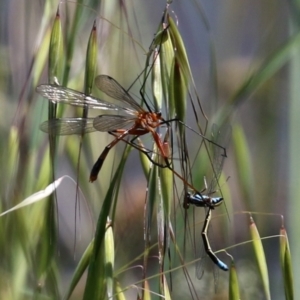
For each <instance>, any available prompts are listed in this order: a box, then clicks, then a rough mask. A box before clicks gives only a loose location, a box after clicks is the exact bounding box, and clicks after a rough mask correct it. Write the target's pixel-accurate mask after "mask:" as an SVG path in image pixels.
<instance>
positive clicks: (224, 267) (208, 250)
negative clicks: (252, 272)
mask: <svg viewBox="0 0 300 300" xmlns="http://www.w3.org/2000/svg"><path fill="white" fill-rule="evenodd" d="M211 211H212V209H211V208H208V212H207V214H206V217H205V222H204V225H203V229H202V233H201V235H202V239H203V244H204V249H205V252H206V253H207V255H208V256H209V257H210V258H211V260H212V261H213V262H214V263H215V264H216V265H217V266H218V267H219V268H220V269H222V270H224V271H228V266H227V265H226V264H225V263H223V262H222V261H221V260H220V259H219V258H218V257H217V256H216V254H215V253H214V252H213V251H212V249H211V247H210V243H209V241H208V238H207V231H208V226H209V222H210V220H211Z"/></svg>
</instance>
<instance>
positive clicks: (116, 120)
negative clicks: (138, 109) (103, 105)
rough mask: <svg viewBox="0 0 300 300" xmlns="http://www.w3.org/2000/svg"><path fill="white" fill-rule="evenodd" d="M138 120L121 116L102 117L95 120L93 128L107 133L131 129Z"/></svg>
mask: <svg viewBox="0 0 300 300" xmlns="http://www.w3.org/2000/svg"><path fill="white" fill-rule="evenodd" d="M135 120H136V118H131V117H129V116H120V115H100V116H98V117H96V118H95V119H94V122H93V126H94V128H95V129H96V130H98V131H102V132H107V131H114V130H118V129H129V127H131V126H132V125H133V124H134V122H135Z"/></svg>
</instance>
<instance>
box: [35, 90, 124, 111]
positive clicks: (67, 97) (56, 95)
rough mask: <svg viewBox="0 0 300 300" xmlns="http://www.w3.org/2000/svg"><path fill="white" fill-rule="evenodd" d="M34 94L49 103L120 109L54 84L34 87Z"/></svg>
mask: <svg viewBox="0 0 300 300" xmlns="http://www.w3.org/2000/svg"><path fill="white" fill-rule="evenodd" d="M36 92H37V93H38V94H40V95H41V96H43V97H45V98H48V99H49V100H50V101H53V102H57V103H63V104H69V105H73V106H80V107H86V106H87V107H88V108H92V109H102V110H119V109H122V108H121V107H118V106H117V105H115V104H112V103H109V102H107V101H104V100H101V99H98V98H95V97H92V96H87V95H85V94H84V93H81V92H78V91H75V90H72V89H69V88H66V87H63V86H60V85H55V84H41V85H39V86H38V87H36Z"/></svg>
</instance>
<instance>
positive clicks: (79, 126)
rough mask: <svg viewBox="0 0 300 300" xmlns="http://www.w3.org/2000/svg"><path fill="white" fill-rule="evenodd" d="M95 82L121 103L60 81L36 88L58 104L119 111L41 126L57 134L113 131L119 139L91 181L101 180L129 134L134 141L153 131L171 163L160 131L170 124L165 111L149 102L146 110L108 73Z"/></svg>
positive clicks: (98, 164) (97, 165) (103, 155)
mask: <svg viewBox="0 0 300 300" xmlns="http://www.w3.org/2000/svg"><path fill="white" fill-rule="evenodd" d="M95 85H96V86H97V87H98V88H99V89H100V90H101V91H102V92H104V93H105V94H106V95H108V96H110V97H111V98H114V99H115V100H118V101H119V102H118V104H114V103H110V102H107V101H104V100H102V99H99V98H96V97H92V96H88V95H86V94H84V93H81V92H78V91H75V90H72V89H69V88H66V87H63V86H60V85H57V84H42V85H39V86H38V87H37V88H36V91H37V93H39V94H40V95H42V96H43V97H45V98H48V99H49V100H50V101H52V102H54V103H63V104H69V105H73V106H79V107H87V108H91V109H100V110H104V111H105V110H107V111H112V112H115V114H101V115H99V116H97V117H95V118H62V119H53V120H48V121H45V122H44V123H42V124H41V126H40V129H41V130H42V131H44V132H46V133H51V134H54V135H71V134H79V135H80V134H84V133H89V132H94V131H101V132H109V133H111V134H112V135H114V136H115V139H114V140H113V141H112V142H111V143H110V144H108V145H107V146H106V147H105V148H104V150H103V151H102V153H101V154H100V156H99V158H98V160H97V161H96V163H95V164H94V166H93V168H92V170H91V173H90V181H91V182H93V181H95V180H96V179H97V176H98V173H99V172H100V170H101V167H102V165H103V162H104V160H105V158H106V156H107V154H108V153H109V150H110V149H111V148H112V147H113V146H115V145H116V144H117V143H118V142H119V141H121V140H124V139H125V138H126V137H127V136H128V135H132V136H134V138H133V139H132V141H133V140H134V139H135V138H136V137H139V136H141V135H144V134H147V133H150V134H151V135H152V137H153V139H154V142H155V143H156V145H157V148H158V151H159V152H160V155H161V156H162V157H163V159H164V160H165V161H166V162H167V164H168V155H167V153H165V150H164V146H163V141H162V140H161V139H160V136H159V134H158V133H157V131H156V129H157V128H158V127H159V126H161V125H162V124H165V123H166V121H165V120H164V119H163V118H162V116H161V113H160V112H152V111H151V109H150V107H149V106H148V105H147V103H146V102H145V104H146V106H147V109H144V108H143V107H142V106H141V105H139V104H138V103H137V102H136V101H135V100H134V99H133V98H132V96H131V95H130V94H129V93H128V92H127V91H126V90H125V89H124V88H123V87H122V86H121V85H120V84H119V83H118V82H117V81H116V80H115V79H113V78H112V77H110V76H108V75H98V76H97V77H96V78H95ZM116 113H118V114H116ZM120 113H121V114H120ZM136 148H138V146H136ZM141 151H142V150H141Z"/></svg>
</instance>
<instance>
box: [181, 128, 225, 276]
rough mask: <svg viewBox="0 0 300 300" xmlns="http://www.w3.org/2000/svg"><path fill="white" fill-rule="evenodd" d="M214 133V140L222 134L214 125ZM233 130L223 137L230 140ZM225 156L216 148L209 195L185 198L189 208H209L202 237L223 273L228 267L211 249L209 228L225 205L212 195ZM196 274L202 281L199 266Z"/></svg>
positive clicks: (220, 198)
mask: <svg viewBox="0 0 300 300" xmlns="http://www.w3.org/2000/svg"><path fill="white" fill-rule="evenodd" d="M213 132H214V134H215V135H216V136H214V140H216V139H217V138H218V137H219V135H220V132H219V131H218V130H217V128H216V125H215V124H214V126H213ZM230 132H231V129H230V127H228V128H227V129H225V130H224V134H225V135H226V137H223V138H224V139H226V140H227V142H228V140H229V135H230ZM224 158H225V156H224V155H221V154H220V149H219V148H218V147H214V153H213V179H212V181H211V183H210V186H209V189H208V194H207V195H204V194H202V193H200V192H195V193H190V192H188V193H187V194H186V196H185V203H186V204H187V207H186V208H188V206H189V204H192V205H195V206H197V207H205V208H207V212H206V217H205V221H204V224H203V228H202V231H201V236H202V240H203V244H204V250H205V252H206V253H207V255H208V256H209V257H210V258H211V260H212V261H213V262H214V263H215V264H216V265H217V266H218V267H219V268H220V269H222V270H223V271H228V266H227V265H226V264H225V263H224V262H222V261H221V260H220V259H219V258H218V257H217V256H216V254H215V253H214V252H213V250H212V249H211V246H210V243H209V239H208V236H207V234H208V227H209V224H210V220H211V214H212V210H213V209H214V208H215V207H217V206H219V205H221V204H222V203H223V200H224V199H223V197H211V196H210V194H212V193H214V192H215V188H216V187H217V186H218V180H219V177H220V175H221V171H222V168H223V163H224ZM196 274H197V277H198V278H199V279H200V278H201V276H202V275H200V272H199V270H198V266H197V267H196Z"/></svg>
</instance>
